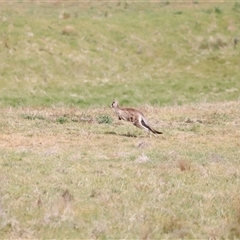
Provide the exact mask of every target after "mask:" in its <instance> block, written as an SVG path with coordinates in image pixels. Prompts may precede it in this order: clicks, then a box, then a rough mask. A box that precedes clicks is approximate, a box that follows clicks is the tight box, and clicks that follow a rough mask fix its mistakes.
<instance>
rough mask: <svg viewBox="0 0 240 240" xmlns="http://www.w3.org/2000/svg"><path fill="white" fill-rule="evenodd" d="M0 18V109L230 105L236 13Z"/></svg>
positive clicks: (158, 11) (36, 13)
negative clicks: (114, 104)
mask: <svg viewBox="0 0 240 240" xmlns="http://www.w3.org/2000/svg"><path fill="white" fill-rule="evenodd" d="M0 14H1V19H0V20H1V21H2V24H1V30H2V37H1V49H0V55H1V58H0V59H1V60H0V72H1V76H0V106H8V105H12V106H26V105H27V106H29V105H30V106H37V105H44V106H45V105H47V106H52V105H54V106H56V105H57V106H58V105H60V106H62V105H64V106H79V107H89V106H102V105H109V102H111V101H112V99H113V98H114V97H117V98H119V99H120V100H121V102H122V103H124V104H126V103H129V104H135V105H136V104H143V103H144V104H151V105H157V106H163V105H169V104H170V105H172V104H183V103H187V102H201V101H207V102H210V101H211V102H212V101H223V100H235V99H238V97H239V88H240V81H238V80H239V77H240V74H239V51H240V50H239V48H240V47H239V46H238V45H237V46H236V48H234V38H235V37H236V36H238V34H239V29H240V6H239V4H238V3H212V4H210V3H201V1H199V2H191V3H187V4H180V3H171V2H165V3H163V2H159V3H124V2H120V1H119V2H115V3H106V2H103V3H101V2H98V3H96V2H94V3H67V2H65V3H64V2H55V3H48V4H39V3H21V4H20V3H19V4H16V3H15V4H11V3H10V4H4V3H2V4H1V11H0Z"/></svg>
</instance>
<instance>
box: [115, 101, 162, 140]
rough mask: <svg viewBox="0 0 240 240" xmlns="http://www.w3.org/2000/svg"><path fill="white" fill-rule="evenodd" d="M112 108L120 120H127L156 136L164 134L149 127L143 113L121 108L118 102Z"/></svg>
mask: <svg viewBox="0 0 240 240" xmlns="http://www.w3.org/2000/svg"><path fill="white" fill-rule="evenodd" d="M111 107H112V108H113V109H114V111H115V113H116V114H117V116H118V119H119V120H125V121H128V122H132V123H133V125H134V126H136V127H138V128H141V129H143V130H145V131H147V132H149V133H150V132H152V133H153V134H154V135H155V136H156V134H162V132H159V131H157V130H155V129H154V128H152V127H151V126H149V124H148V122H147V120H146V118H145V117H144V115H143V113H142V112H141V111H139V110H138V109H135V108H121V107H119V104H118V101H117V100H114V101H113V103H112V104H111Z"/></svg>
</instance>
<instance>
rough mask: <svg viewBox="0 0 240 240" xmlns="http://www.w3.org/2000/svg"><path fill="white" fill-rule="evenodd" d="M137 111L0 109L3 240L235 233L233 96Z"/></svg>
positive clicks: (238, 170) (237, 112) (238, 112)
mask: <svg viewBox="0 0 240 240" xmlns="http://www.w3.org/2000/svg"><path fill="white" fill-rule="evenodd" d="M140 108H141V110H143V111H144V113H145V114H146V116H147V117H148V118H149V120H150V121H151V122H152V123H153V125H154V126H156V128H158V129H160V130H162V131H163V132H164V134H163V136H160V137H157V138H156V137H151V138H150V137H149V136H148V135H147V134H146V133H145V132H142V131H141V130H139V129H137V128H134V127H133V126H132V125H131V124H128V123H123V122H121V121H120V122H119V121H118V120H117V119H116V118H115V116H114V114H113V112H112V111H111V109H110V108H98V109H88V110H81V109H78V108H3V109H1V113H0V128H1V131H0V149H1V150H0V154H1V160H0V168H1V176H0V178H1V182H2V183H3V184H2V186H1V188H0V193H1V199H0V218H1V224H0V231H1V233H2V236H3V237H4V238H144V239H152V238H221V237H222V238H239V237H240V230H239V200H240V195H239V174H240V167H239V156H240V154H239V153H240V150H239V149H240V146H239V145H240V143H239V139H240V130H239V129H240V118H239V116H240V108H239V101H236V102H227V103H216V104H207V103H202V104H198V105H184V106H172V107H164V108H154V107H151V106H142V107H140ZM102 114H105V115H106V116H109V117H111V118H113V119H114V121H113V122H112V123H111V124H99V123H98V121H97V120H96V119H97V117H98V116H99V115H102Z"/></svg>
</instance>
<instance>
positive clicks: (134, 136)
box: [104, 132, 137, 138]
mask: <svg viewBox="0 0 240 240" xmlns="http://www.w3.org/2000/svg"><path fill="white" fill-rule="evenodd" d="M104 134H107V135H118V136H122V137H129V138H136V137H137V135H135V134H132V133H129V132H128V133H124V134H119V133H116V132H105V133H104Z"/></svg>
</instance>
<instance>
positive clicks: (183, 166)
mask: <svg viewBox="0 0 240 240" xmlns="http://www.w3.org/2000/svg"><path fill="white" fill-rule="evenodd" d="M177 165H178V167H179V168H180V170H181V171H182V172H183V171H189V170H190V169H191V163H190V162H189V161H186V160H178V162H177Z"/></svg>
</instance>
